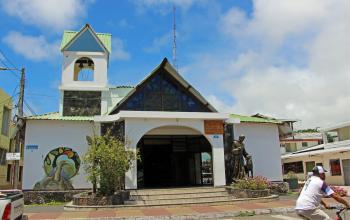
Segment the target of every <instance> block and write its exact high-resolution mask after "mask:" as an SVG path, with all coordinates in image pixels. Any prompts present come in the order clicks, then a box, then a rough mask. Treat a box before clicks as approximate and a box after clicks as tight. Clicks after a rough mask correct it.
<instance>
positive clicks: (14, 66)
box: [0, 49, 17, 68]
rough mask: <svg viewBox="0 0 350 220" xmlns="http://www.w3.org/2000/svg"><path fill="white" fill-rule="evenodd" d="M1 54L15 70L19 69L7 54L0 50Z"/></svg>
mask: <svg viewBox="0 0 350 220" xmlns="http://www.w3.org/2000/svg"><path fill="white" fill-rule="evenodd" d="M0 53H1V54H2V56H3V57H4V58H5V59H6V60H7V61H8V62H9V63H10V64H11V65H12V67H13V68H17V67H16V65H14V64H13V63H12V62H11V60H10V59H9V58H8V57H7V56H6V55H5V53H4V52H3V51H2V50H1V49H0Z"/></svg>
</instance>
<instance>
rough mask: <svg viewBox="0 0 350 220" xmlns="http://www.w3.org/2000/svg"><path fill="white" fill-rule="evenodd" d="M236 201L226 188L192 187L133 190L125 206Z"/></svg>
mask: <svg viewBox="0 0 350 220" xmlns="http://www.w3.org/2000/svg"><path fill="white" fill-rule="evenodd" d="M233 199H234V197H232V196H231V195H230V194H228V193H227V191H226V189H225V187H191V188H171V189H142V190H131V191H130V200H129V201H126V202H125V205H134V206H163V205H178V204H182V205H183V204H207V203H227V202H230V201H232V200H233Z"/></svg>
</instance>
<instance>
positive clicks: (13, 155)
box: [6, 153, 21, 160]
mask: <svg viewBox="0 0 350 220" xmlns="http://www.w3.org/2000/svg"><path fill="white" fill-rule="evenodd" d="M20 159H21V153H6V160H20Z"/></svg>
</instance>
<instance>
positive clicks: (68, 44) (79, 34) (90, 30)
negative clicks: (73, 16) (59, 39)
mask: <svg viewBox="0 0 350 220" xmlns="http://www.w3.org/2000/svg"><path fill="white" fill-rule="evenodd" d="M85 31H89V32H90V33H91V34H92V36H93V37H94V38H95V40H96V41H97V43H98V44H99V45H100V46H101V48H103V50H104V51H105V52H106V53H108V54H109V53H110V51H109V50H108V49H107V48H106V46H105V45H104V44H103V43H102V41H101V40H100V39H99V38H98V36H97V34H96V32H95V31H94V30H93V29H92V27H91V26H90V25H89V24H85V25H84V27H83V28H81V29H80V31H78V33H77V34H76V35H75V36H74V37H73V38H72V39H70V41H69V42H68V43H67V44H66V45H65V46H64V47H62V48H61V52H63V51H65V50H66V48H68V47H69V46H70V45H72V43H73V42H74V41H75V40H76V39H78V38H79V37H80V36H81V35H82V34H83V33H84V32H85Z"/></svg>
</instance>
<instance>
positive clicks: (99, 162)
mask: <svg viewBox="0 0 350 220" xmlns="http://www.w3.org/2000/svg"><path fill="white" fill-rule="evenodd" d="M86 140H87V142H88V144H89V149H88V151H87V153H86V154H85V155H84V157H83V164H84V169H85V172H86V173H87V174H88V180H89V181H90V182H91V183H92V185H93V193H96V192H97V193H98V194H100V195H103V196H106V195H113V194H114V192H115V191H116V190H120V189H124V175H125V172H127V171H128V170H129V169H130V167H131V166H132V163H133V161H135V160H137V159H139V158H140V157H139V154H138V153H137V152H136V153H134V152H133V151H128V150H125V142H124V141H122V140H120V139H118V138H116V137H114V136H112V135H110V133H109V132H107V134H106V135H103V136H92V137H90V136H87V137H86ZM97 186H99V189H98V190H97Z"/></svg>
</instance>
